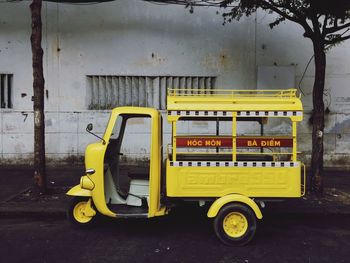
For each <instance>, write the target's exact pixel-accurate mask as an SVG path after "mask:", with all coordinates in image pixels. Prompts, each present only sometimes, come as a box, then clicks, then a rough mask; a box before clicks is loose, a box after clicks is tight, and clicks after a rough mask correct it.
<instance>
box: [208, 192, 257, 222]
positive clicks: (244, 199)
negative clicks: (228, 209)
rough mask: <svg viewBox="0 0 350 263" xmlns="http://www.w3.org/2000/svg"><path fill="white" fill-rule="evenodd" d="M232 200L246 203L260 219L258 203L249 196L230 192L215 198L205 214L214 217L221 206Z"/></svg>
mask: <svg viewBox="0 0 350 263" xmlns="http://www.w3.org/2000/svg"><path fill="white" fill-rule="evenodd" d="M232 202H237V203H243V204H246V205H247V206H249V207H250V208H251V209H252V210H253V211H254V213H255V216H256V217H257V218H258V219H262V213H261V210H260V208H259V207H258V205H257V204H256V203H255V202H254V201H253V200H252V199H251V198H249V197H247V196H244V195H240V194H230V195H226V196H223V197H221V198H219V199H217V200H216V201H215V202H214V203H213V204H212V205H211V207H210V208H209V211H208V214H207V215H208V217H210V218H211V217H215V216H216V215H217V214H218V212H219V210H220V209H221V207H223V206H224V205H226V204H228V203H232Z"/></svg>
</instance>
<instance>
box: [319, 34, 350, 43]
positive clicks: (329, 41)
mask: <svg viewBox="0 0 350 263" xmlns="http://www.w3.org/2000/svg"><path fill="white" fill-rule="evenodd" d="M348 39H350V35H348V36H345V37H335V38H334V39H331V40H325V41H324V42H325V44H327V45H334V44H336V43H340V42H342V41H345V40H348Z"/></svg>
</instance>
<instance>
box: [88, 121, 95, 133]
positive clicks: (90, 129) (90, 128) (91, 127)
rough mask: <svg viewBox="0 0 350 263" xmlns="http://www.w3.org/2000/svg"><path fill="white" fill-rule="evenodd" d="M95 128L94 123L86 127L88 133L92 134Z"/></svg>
mask: <svg viewBox="0 0 350 263" xmlns="http://www.w3.org/2000/svg"><path fill="white" fill-rule="evenodd" d="M93 128H94V126H93V125H92V123H89V124H88V125H87V126H86V131H88V132H91V131H92V129H93Z"/></svg>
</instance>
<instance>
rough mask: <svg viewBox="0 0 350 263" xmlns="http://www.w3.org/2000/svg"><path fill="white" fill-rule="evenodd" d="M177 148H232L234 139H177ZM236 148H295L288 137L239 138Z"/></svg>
mask: <svg viewBox="0 0 350 263" xmlns="http://www.w3.org/2000/svg"><path fill="white" fill-rule="evenodd" d="M176 147H194V148H198V147H232V137H177V138H176ZM236 147H237V148H255V147H258V148H260V147H293V139H292V138H286V137H283V138H281V137H237V138H236Z"/></svg>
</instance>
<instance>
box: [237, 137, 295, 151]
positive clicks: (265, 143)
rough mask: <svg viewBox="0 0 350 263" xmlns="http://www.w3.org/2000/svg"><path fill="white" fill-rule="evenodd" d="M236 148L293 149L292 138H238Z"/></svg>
mask: <svg viewBox="0 0 350 263" xmlns="http://www.w3.org/2000/svg"><path fill="white" fill-rule="evenodd" d="M236 146H237V147H238V148H239V147H241V148H251V147H259V148H260V147H267V148H270V147H293V139H292V138H281V137H279V138H278V137H260V138H259V137H254V138H253V137H241V138H239V137H238V138H237V140H236Z"/></svg>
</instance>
